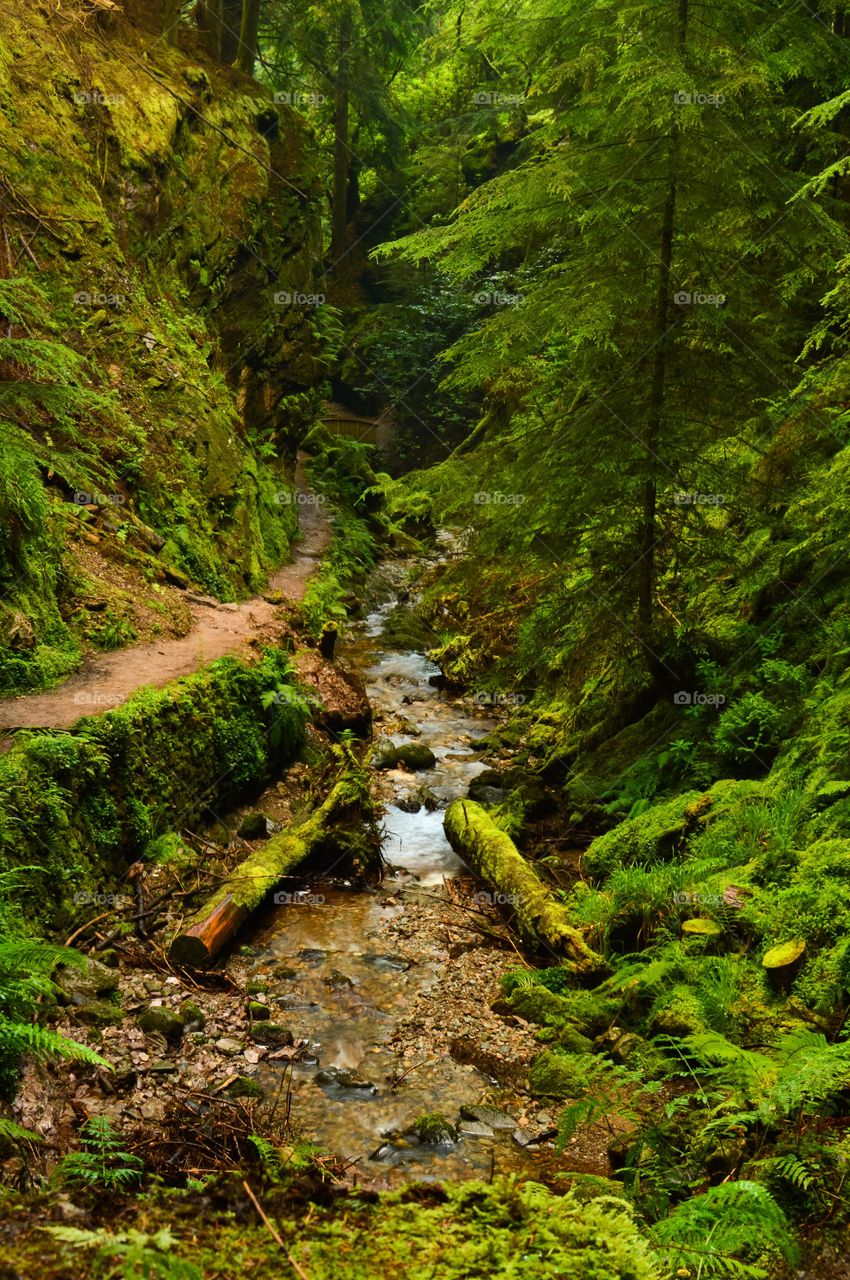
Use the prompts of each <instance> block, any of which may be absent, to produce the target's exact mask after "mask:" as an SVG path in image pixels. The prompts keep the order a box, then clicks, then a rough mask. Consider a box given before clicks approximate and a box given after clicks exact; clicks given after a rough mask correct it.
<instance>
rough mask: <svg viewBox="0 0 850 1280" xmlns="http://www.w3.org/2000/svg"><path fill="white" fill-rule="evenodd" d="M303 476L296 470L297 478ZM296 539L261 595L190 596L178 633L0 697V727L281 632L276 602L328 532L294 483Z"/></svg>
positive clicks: (58, 716) (88, 703) (54, 714)
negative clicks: (184, 628)
mask: <svg viewBox="0 0 850 1280" xmlns="http://www.w3.org/2000/svg"><path fill="white" fill-rule="evenodd" d="M300 478H301V479H302V480H303V476H301V477H300ZM297 496H298V497H299V498H301V499H303V501H302V502H299V503H298V507H299V511H300V519H299V524H300V539H299V541H298V543H297V551H296V554H295V557H294V559H293V560H292V561H291V563H290V564H287V565H284V567H283V568H282V569H278V570H276V572H274V573H273V574H271V576H270V578H269V583H268V591H267V592H266V593H265V595H262V596H255V597H252V598H251V599H250V600H245V601H243V602H242V603H241V604H232V603H231V604H222V603H221V602H219V601H216V600H214V599H213V598H212V597H210V596H206V597H205V596H195V595H192V594H191V593H190V595H191V603H190V606H189V607H190V611H191V615H192V627H191V629H190V631H189V632H188V633H187V634H186V635H185V636H180V637H176V638H174V639H167V640H155V641H153V642H152V643H149V644H137V645H131V646H129V648H127V649H119V650H117V651H116V652H114V653H109V654H101V655H98V656H97V657H96V658H94V659H90V660H89V662H87V663H86V665H85V667H84V668H83V670H81V671H79V672H77V673H76V674H75V675H73V676H71V677H70V679H68V680H66V681H64V682H63V683H62V685H61V686H60V687H59V688H58V689H52V690H51V691H50V692H49V693H34V694H25V695H22V696H20V697H17V698H8V699H5V700H2V701H0V728H5V729H18V728H28V729H40V728H43V729H66V728H68V727H69V726H70V725H72V724H73V723H74V722H75V721H76V720H78V719H79V718H80V716H84V715H92V714H96V713H97V712H99V711H105V710H107V709H108V708H110V707H117V706H120V705H121V704H122V703H124V702H126V701H127V699H128V698H129V697H131V696H132V695H133V694H134V693H136V692H137V690H139V689H140V688H142V687H143V686H153V687H154V688H160V687H162V686H163V685H165V684H168V682H169V681H171V680H177V679H179V678H180V677H181V676H186V675H191V674H193V673H194V672H197V671H200V670H202V669H203V668H204V667H205V666H206V665H207V664H208V663H210V662H213V661H214V660H215V659H216V658H223V657H225V656H227V655H233V656H245V655H248V654H250V653H251V651H252V649H253V650H256V646H257V645H259V644H261V643H262V642H263V641H268V642H269V643H272V642H273V641H274V640H275V638H276V637H279V634H280V630H281V627H280V617H279V615H278V607H277V606H278V604H279V603H281V602H283V601H284V600H286V601H298V600H301V599H302V598H303V596H304V593H305V591H306V590H307V580H308V578H309V575H310V574H311V573H312V571H313V570H314V569H315V568H316V565H317V563H318V560H319V557H320V556H321V554H322V551H323V550H324V549H325V547H326V546H327V544H328V540H329V538H330V526H329V522H328V518H327V514H326V511H325V508H324V504H323V503H322V502H321V500H320V495H318V494H314V493H310V492H308V491H307V490H305V489H301V488H299V490H298V491H297Z"/></svg>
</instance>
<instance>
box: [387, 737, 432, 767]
mask: <svg viewBox="0 0 850 1280" xmlns="http://www.w3.org/2000/svg"><path fill="white" fill-rule="evenodd" d="M396 759H397V761H398V763H399V764H403V765H404V767H405V768H406V769H413V770H418V769H433V767H434V765H435V764H436V763H437V757H436V756H435V755H434V752H433V751H432V750H431V748H430V747H426V746H425V743H424V742H405V743H403V744H402V746H400V747H399V748H398V750H397V752H396Z"/></svg>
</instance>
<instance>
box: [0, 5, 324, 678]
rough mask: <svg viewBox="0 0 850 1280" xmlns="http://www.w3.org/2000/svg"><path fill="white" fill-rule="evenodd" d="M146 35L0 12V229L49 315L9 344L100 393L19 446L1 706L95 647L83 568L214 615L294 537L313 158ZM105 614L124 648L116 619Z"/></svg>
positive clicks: (310, 344) (309, 382)
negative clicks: (186, 592)
mask: <svg viewBox="0 0 850 1280" xmlns="http://www.w3.org/2000/svg"><path fill="white" fill-rule="evenodd" d="M157 16H158V15H157V13H156V12H155V11H152V12H151V13H150V14H147V15H145V16H142V17H141V18H140V19H139V23H138V24H137V23H135V22H131V21H130V20H129V19H128V18H127V17H125V16H124V15H123V13H122V14H120V15H119V14H118V12H117V11H116V14H115V16H114V17H113V18H112V20H111V21H110V23H109V25H108V27H104V26H102V25H99V23H98V17H97V11H96V10H95V9H92V10H90V11H89V13H88V16H87V17H84V16H82V14H81V12H78V11H76V10H75V11H74V12H73V14H71V13H69V14H68V15H67V17H65V16H60V17H57V16H56V14H54V13H49V12H48V11H47V10H32V11H27V12H24V11H22V10H18V11H15V10H14V9H10V10H5V11H4V13H3V15H2V16H0V150H2V152H3V157H4V164H3V169H4V176H3V183H4V191H5V193H6V198H5V212H4V225H5V228H6V233H7V235H8V236H9V237H10V244H11V245H12V246H13V252H14V254H15V257H16V258H19V260H20V263H21V264H22V265H21V266H20V267H19V268H18V269H19V270H20V271H22V272H23V271H29V270H30V269H32V271H33V277H34V279H35V280H36V282H37V284H38V286H39V287H40V288H42V289H43V290H44V292H45V295H46V296H47V297H48V298H49V300H50V306H49V308H44V307H41V308H39V311H40V312H41V313H43V316H41V315H40V317H39V320H38V325H39V326H40V327H38V328H33V327H32V326H30V328H29V333H30V334H31V335H32V336H33V337H37V338H42V337H49V338H51V340H53V341H54V342H61V343H62V344H63V346H64V348H66V349H68V350H70V351H71V353H76V354H77V355H79V356H82V357H84V359H85V360H86V361H88V365H87V366H83V367H81V368H79V369H78V370H77V372H76V373H74V375H73V377H72V382H73V383H74V384H75V385H76V384H77V383H78V384H79V387H80V389H81V390H82V391H85V392H87V393H89V394H92V393H95V392H96V393H97V394H98V395H100V396H101V397H103V405H102V406H101V407H100V408H99V409H98V410H97V411H95V412H90V413H89V414H87V415H85V418H84V419H83V417H82V416H80V415H76V414H73V413H72V414H71V415H70V417H69V418H67V420H66V419H58V420H56V419H53V418H52V419H51V420H50V421H48V420H47V418H46V417H45V418H44V420H43V421H40V420H38V419H37V418H36V419H34V420H32V419H31V420H30V421H28V422H27V424H26V431H25V432H23V433H22V434H21V438H20V440H19V441H16V448H17V449H18V450H19V452H20V454H21V460H20V464H19V465H18V464H16V469H17V471H18V473H19V474H23V473H25V474H26V477H27V481H26V482H27V483H28V484H29V483H31V484H32V485H33V486H34V492H35V493H37V494H40V497H39V503H40V506H41V510H40V513H39V514H40V519H39V520H38V521H37V522H35V523H33V525H32V527H31V528H29V529H27V530H25V531H24V538H23V542H24V544H25V545H24V546H23V549H22V548H21V547H18V548H17V550H16V557H17V560H18V563H17V564H15V565H13V564H12V563H11V558H12V552H13V549H12V548H11V547H8V546H7V545H6V542H5V540H4V539H2V538H0V582H2V583H3V585H4V588H5V586H6V585H7V584H6V579H7V578H10V579H12V580H13V590H11V591H8V590H4V598H5V605H4V609H8V610H9V611H10V613H9V618H16V619H17V624H16V625H15V626H12V625H4V626H3V627H2V628H0V632H2V634H1V635H0V665H2V666H3V668H4V682H3V685H2V686H0V687H2V690H3V691H4V692H7V691H10V690H13V689H18V688H26V687H33V686H39V685H46V684H49V683H51V682H53V681H55V680H57V679H60V678H61V677H62V676H63V675H65V674H67V672H68V671H69V670H70V669H72V667H73V665H74V664H75V663H77V662H79V659H80V649H81V644H84V643H87V642H91V643H94V642H96V639H95V637H93V636H90V635H89V634H88V630H87V628H86V627H85V626H84V625H83V624H84V623H85V622H86V619H85V617H82V616H79V617H78V616H77V607H76V604H75V600H76V596H77V595H78V592H76V590H75V585H76V584H77V582H78V580H79V579H80V577H81V576H82V577H86V578H90V577H91V575H92V573H94V574H95V580H96V581H97V566H94V565H93V564H92V556H95V557H101V556H102V558H103V559H104V560H106V561H109V560H112V561H118V562H120V563H121V565H122V567H123V568H124V569H125V570H126V572H127V573H128V574H130V575H131V576H132V575H135V578H136V579H138V580H139V582H140V583H142V584H144V585H147V582H155V581H157V580H159V581H162V580H163V579H164V576H165V574H166V573H168V574H169V575H171V578H172V580H173V581H178V582H179V581H181V580H182V581H183V582H184V583H185V582H187V581H191V582H194V583H195V584H197V585H198V586H200V587H201V588H202V589H204V590H205V591H207V592H212V593H214V594H217V595H220V596H222V597H223V598H225V599H233V598H235V597H237V596H240V595H245V594H247V593H250V592H251V591H252V590H256V589H258V588H259V587H260V586H261V585H262V583H263V582H264V580H265V577H266V574H267V572H268V571H269V569H270V568H273V567H275V566H277V565H279V564H280V563H282V562H283V561H284V560H285V558H286V556H287V554H288V549H289V544H290V541H291V539H292V536H293V533H294V530H295V528H296V514H297V510H296V508H295V507H294V505H293V504H291V503H288V502H286V501H282V500H281V495H283V494H286V492H287V489H288V480H287V476H286V473H285V466H284V464H285V461H286V459H287V458H291V457H292V455H293V453H294V449H295V444H296V442H297V441H298V440H299V439H300V438H301V436H303V435H304V433H305V432H306V430H307V429H308V428H309V426H310V425H311V423H312V422H313V421H314V419H315V413H316V406H317V398H318V391H317V386H318V381H319V378H320V376H321V371H320V368H319V359H318V357H319V354H320V350H321V333H320V331H321V308H320V307H319V308H317V307H316V306H315V305H306V304H303V305H302V304H300V303H298V302H297V301H294V299H297V298H298V297H299V296H307V295H313V294H315V293H316V286H315V284H314V281H313V270H314V268H313V263H314V260H315V258H316V257H318V253H319V246H320V240H319V226H318V218H319V197H318V189H317V185H316V178H315V175H314V173H313V170H312V167H311V164H312V153H311V144H310V142H309V138H308V135H307V132H306V130H305V126H304V125H303V123H302V122H301V121H300V120H299V117H298V115H297V113H295V112H293V111H291V110H290V109H289V108H287V107H285V106H280V107H278V106H273V105H272V103H271V100H270V95H269V94H268V93H267V91H265V90H263V89H261V88H260V87H259V86H258V85H257V84H256V83H255V82H253V81H251V80H249V79H247V78H238V77H235V76H234V73H232V72H231V71H230V70H229V69H227V68H223V67H221V66H219V65H216V64H215V63H214V62H212V61H208V60H206V58H205V55H204V54H203V53H202V52H197V51H196V52H193V54H192V55H191V56H190V55H188V54H187V53H184V52H181V51H180V50H177V49H174V48H172V47H170V46H169V45H168V44H167V43H165V41H163V40H162V39H161V34H160V31H159V30H158V29H157V28H156V27H155V26H152V27H150V28H148V27H147V26H146V25H143V24H146V23H148V22H151V23H156V20H157ZM71 33H72V37H73V38H69V35H71ZM22 245H28V246H29V248H30V255H31V256H29V255H27V254H25V253H24V252H23V249H22V247H21V246H22ZM34 261H37V262H38V271H37V272H36V271H35V268H34V265H33V263H34ZM20 332H21V334H23V333H24V332H25V330H24V329H23V328H22V329H21V330H20ZM4 432H5V429H4ZM0 444H2V446H3V449H4V450H5V449H6V447H7V445H8V444H9V441H8V440H6V439H5V436H4V438H3V439H2V440H0ZM0 487H2V486H0ZM81 495H82V497H84V498H88V499H89V500H88V501H80V500H77V501H75V500H74V499H75V496H76V497H77V498H78V499H79V498H80V496H81ZM0 507H2V502H1V501H0ZM33 509H34V508H33ZM5 523H6V520H5V515H4V524H5ZM93 546H94V547H96V548H97V551H96V552H92V547H93ZM5 560H9V563H8V564H5V565H4V561H5ZM22 567H23V570H24V571H23V572H22V571H21V569H22ZM101 567H102V566H101ZM5 570H8V573H6V572H5ZM12 570H15V572H14V573H13V572H12ZM103 580H104V581H105V582H107V583H108V582H109V580H110V577H109V574H108V573H106V574H104V577H103ZM130 594H132V592H131V593H130ZM113 607H114V608H115V610H116V617H115V619H114V620H113V623H112V625H111V628H110V630H109V640H110V643H112V644H113V645H117V644H121V643H126V642H127V641H128V640H132V638H133V635H132V630H131V628H129V626H128V625H127V624H126V623H125V616H130V612H131V611H130V601H129V600H126V601H121V600H116V601H115V602H114V606H113ZM122 610H123V612H122ZM2 621H3V622H4V624H5V623H8V622H9V619H8V618H6V617H5V615H4V617H3V619H2ZM122 623H124V625H122Z"/></svg>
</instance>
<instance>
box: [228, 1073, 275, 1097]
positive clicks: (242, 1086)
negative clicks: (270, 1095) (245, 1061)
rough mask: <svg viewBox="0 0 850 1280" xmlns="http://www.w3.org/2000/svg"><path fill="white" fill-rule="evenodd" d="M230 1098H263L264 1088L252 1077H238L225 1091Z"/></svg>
mask: <svg viewBox="0 0 850 1280" xmlns="http://www.w3.org/2000/svg"><path fill="white" fill-rule="evenodd" d="M224 1092H225V1093H226V1094H227V1096H228V1098H262V1097H264V1096H265V1094H264V1093H263V1086H262V1085H261V1084H260V1083H259V1081H258V1080H252V1079H251V1077H250V1076H237V1077H236V1079H235V1080H232V1081H231V1082H230V1084H229V1085H228V1086H227V1088H226V1089H225V1090H224Z"/></svg>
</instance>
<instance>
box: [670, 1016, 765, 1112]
mask: <svg viewBox="0 0 850 1280" xmlns="http://www.w3.org/2000/svg"><path fill="white" fill-rule="evenodd" d="M683 1043H684V1045H685V1048H686V1049H688V1050H689V1051H690V1052H691V1053H692V1054H693V1055H694V1056H695V1057H696V1058H698V1059H699V1060H700V1061H701V1062H704V1063H707V1064H708V1065H710V1066H714V1067H719V1068H720V1078H721V1080H723V1081H724V1082H726V1083H728V1084H730V1085H732V1086H733V1087H734V1088H736V1089H739V1090H741V1091H742V1092H743V1094H744V1095H745V1097H746V1098H747V1099H748V1101H752V1102H758V1101H760V1100H762V1099H763V1098H764V1097H765V1096H766V1093H767V1091H769V1089H770V1088H771V1086H772V1085H774V1084H775V1081H776V1065H775V1064H774V1063H773V1062H772V1061H771V1059H770V1058H768V1057H766V1056H765V1054H763V1053H754V1052H753V1051H752V1050H750V1049H742V1048H741V1047H740V1046H739V1045H736V1044H733V1043H732V1041H731V1040H727V1039H726V1037H725V1036H723V1035H721V1034H720V1033H719V1032H717V1031H706V1032H703V1033H702V1034H700V1035H694V1036H686V1038H685V1040H684V1042H683Z"/></svg>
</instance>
